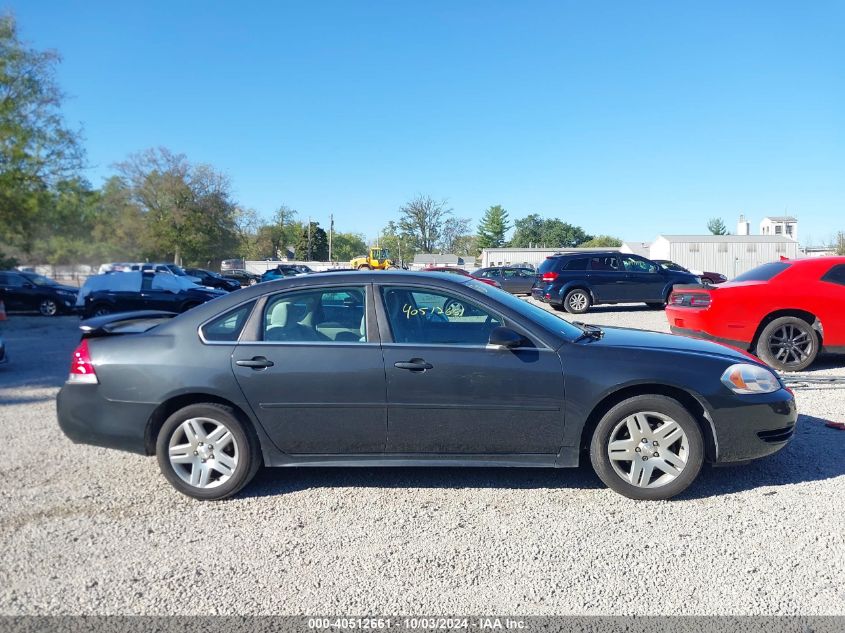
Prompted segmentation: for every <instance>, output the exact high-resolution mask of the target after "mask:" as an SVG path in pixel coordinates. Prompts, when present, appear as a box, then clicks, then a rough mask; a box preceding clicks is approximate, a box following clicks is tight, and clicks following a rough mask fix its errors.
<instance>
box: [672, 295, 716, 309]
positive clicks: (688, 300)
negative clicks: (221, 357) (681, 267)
mask: <svg viewBox="0 0 845 633" xmlns="http://www.w3.org/2000/svg"><path fill="white" fill-rule="evenodd" d="M710 302H711V298H710V295H709V294H706V293H703V292H673V293H672V294H671V296H670V297H669V305H672V306H683V307H687V308H707V307H709V306H710Z"/></svg>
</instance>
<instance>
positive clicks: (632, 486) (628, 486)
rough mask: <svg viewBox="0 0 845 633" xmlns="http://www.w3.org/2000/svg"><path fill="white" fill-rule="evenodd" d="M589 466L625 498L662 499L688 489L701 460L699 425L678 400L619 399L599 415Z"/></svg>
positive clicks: (702, 443)
mask: <svg viewBox="0 0 845 633" xmlns="http://www.w3.org/2000/svg"><path fill="white" fill-rule="evenodd" d="M590 461H591V462H592V464H593V469H594V470H595V471H596V474H597V475H598V476H599V479H601V480H602V481H603V482H604V483H605V484H606V485H607V486H608V488H611V489H612V490H615V491H616V492H618V493H619V494H621V495H624V496H626V497H628V498H629V499H646V500H665V499H670V498H672V497H674V496H675V495H677V494H680V493H681V492H683V491H684V490H686V489H687V488H688V487H689V485H690V484H691V483H692V482H693V481H694V480H695V478H696V477H697V476H698V473H699V471H700V470H701V465H702V463H703V461H704V439H703V437H702V435H701V429H700V428H699V426H698V423H697V422H696V421H695V419H694V418H693V417H692V415H691V414H690V413H689V411H687V410H686V409H685V408H684V407H683V406H682V405H681V404H680V403H679V402H678V401H677V400H673V399H672V398H668V397H666V396H659V395H644V396H635V397H633V398H629V399H627V400H623V401H622V402H620V403H619V404H617V405H616V406H614V407H613V408H612V409H611V410H610V411H608V412H607V413H606V414H605V415H604V417H602V419H601V421H600V422H599V424H598V426H597V427H596V430H595V432H594V433H593V438H592V442H591V443H590Z"/></svg>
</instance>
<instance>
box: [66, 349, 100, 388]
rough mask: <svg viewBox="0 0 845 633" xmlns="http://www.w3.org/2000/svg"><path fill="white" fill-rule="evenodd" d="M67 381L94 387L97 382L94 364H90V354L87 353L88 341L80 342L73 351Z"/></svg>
mask: <svg viewBox="0 0 845 633" xmlns="http://www.w3.org/2000/svg"><path fill="white" fill-rule="evenodd" d="M67 381H68V382H76V383H83V384H88V385H96V384H97V383H98V382H99V381H98V380H97V372H96V371H95V370H94V363H92V362H91V354H90V353H89V352H88V341H82V342H81V343H80V344H79V345H78V346H77V348H76V349H75V350H74V352H73V358H72V359H71V361H70V375H68V377H67Z"/></svg>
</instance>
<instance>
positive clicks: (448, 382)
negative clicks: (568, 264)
mask: <svg viewBox="0 0 845 633" xmlns="http://www.w3.org/2000/svg"><path fill="white" fill-rule="evenodd" d="M81 328H82V331H83V339H82V342H81V343H80V345H79V347H78V348H77V349H76V351H75V352H74V355H73V360H72V362H71V371H70V375H69V376H68V380H67V382H66V383H65V385H64V387H63V388H62V389H61V391H60V393H59V396H58V418H59V424H60V426H61V428H62V429H63V431H64V432H65V434H66V435H67V436H68V437H70V438H71V439H72V440H74V441H76V442H82V443H87V444H94V445H98V446H107V447H112V448H118V449H123V450H127V451H133V452H136V453H141V454H145V455H156V456H157V458H158V464H159V467H160V468H161V471H162V473H163V474H164V476H165V477H166V478H167V479H168V481H170V482H171V483H172V484H173V486H174V487H175V488H177V489H178V490H179V491H181V492H183V493H185V494H187V495H190V496H192V497H195V498H198V499H221V498H224V497H228V496H230V495H233V494H235V493H237V492H238V491H239V490H240V489H241V488H243V487H244V486H246V485H247V484H248V483H249V482H250V480H251V479H252V478H253V476H254V475H255V473H256V471H257V470H258V468H259V467H261V466H262V465H263V466H397V465H411V466H533V467H538V466H540V467H571V466H577V465H578V464H579V463H580V462H581V460H584V459H587V460H589V461H590V462H591V463H592V465H593V467H594V469H595V470H596V472H597V473H598V476H599V477H600V478H601V479H602V481H604V482H605V483H606V484H607V485H608V486H610V487H611V488H613V489H614V490H616V491H618V492H620V493H621V494H624V495H627V496H629V497H632V498H636V499H666V498H669V497H671V496H673V495H676V494H678V493H680V492H681V491H683V490H684V489H686V488H687V487H688V486H689V485H690V484H691V483H692V482H693V481H694V480H695V478H696V476H697V475H698V472H699V470H700V468H701V466H702V463H703V462H704V461H705V460H707V461H711V462H739V461H746V460H749V459H753V458H756V457H762V456H764V455H768V454H771V453H774V452H776V451H778V450H780V449H781V448H782V447H783V446H785V445H786V443H787V442H788V441H789V440H790V439H791V437H792V435H793V432H794V428H795V421H796V416H797V412H796V409H795V400H794V399H793V396H792V393H791V392H790V391H788V390H787V389H785V388H784V387H783V384H782V383H781V382H780V380H779V379H778V377H777V376H776V375H775V374H774V373H772V371H771V370H769V369H768V368H767V367H766V366H765V365H763V364H762V363H760V362H759V361H757V360H756V359H754V358H752V357H750V356H748V355H746V354H742V353H740V352H738V351H736V350H733V349H731V348H728V347H724V346H722V345H718V344H716V343H710V342H707V341H700V340H695V339H687V338H682V337H677V336H672V335H668V334H657V333H654V332H644V331H638V330H624V329H612V328H607V329H604V330H602V329H600V328H597V327H595V326H587V325H578V324H573V323H569V322H567V321H565V320H563V319H561V318H559V317H557V316H556V315H554V314H552V313H550V312H547V311H545V310H543V309H541V308H539V307H537V306H534V305H532V304H529V303H528V302H525V301H522V300H520V299H517V298H516V297H513V296H512V295H510V294H508V293H506V292H503V291H501V290H499V289H497V288H494V287H492V286H489V285H487V284H484V283H482V282H480V281H479V280H476V279H467V278H463V277H459V276H456V275H447V274H438V273H406V272H391V271H378V272H357V271H355V272H351V273H344V272H339V273H326V274H314V275H305V276H299V277H292V278H287V279H283V280H279V281H274V282H268V283H264V284H259V285H256V286H253V287H251V288H245V289H243V290H239V291H237V292H234V293H231V294H228V295H224V296H221V297H220V298H217V299H214V300H212V301H209V302H207V303H204V304H202V305H200V306H197V307H196V308H193V309H191V310H189V311H188V312H186V313H184V314H181V315H173V314H171V313H162V312H139V313H130V314H122V315H108V316H104V317H99V318H95V319H91V320H89V321H83V322H82V324H81Z"/></svg>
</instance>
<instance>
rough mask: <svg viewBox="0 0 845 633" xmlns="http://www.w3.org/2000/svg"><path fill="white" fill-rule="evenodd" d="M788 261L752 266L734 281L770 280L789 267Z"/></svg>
mask: <svg viewBox="0 0 845 633" xmlns="http://www.w3.org/2000/svg"><path fill="white" fill-rule="evenodd" d="M790 265H791V264H788V263H786V262H771V263H768V264H763V265H762V266H757V268H752V269H751V270H749V271H746V272H744V273H742V274H741V275H738V276H737V277H735V278H734V281H769V280H770V279H773V278H774V277H775V276H777V275H779V274H781V273H782V272H783V271H784V270H786V269H787V268H789V266H790Z"/></svg>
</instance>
